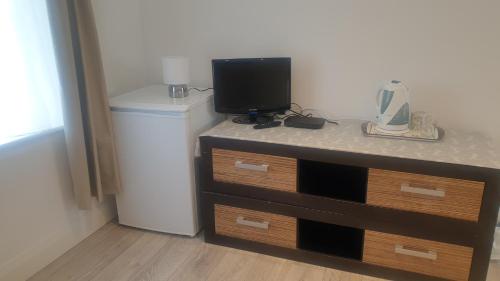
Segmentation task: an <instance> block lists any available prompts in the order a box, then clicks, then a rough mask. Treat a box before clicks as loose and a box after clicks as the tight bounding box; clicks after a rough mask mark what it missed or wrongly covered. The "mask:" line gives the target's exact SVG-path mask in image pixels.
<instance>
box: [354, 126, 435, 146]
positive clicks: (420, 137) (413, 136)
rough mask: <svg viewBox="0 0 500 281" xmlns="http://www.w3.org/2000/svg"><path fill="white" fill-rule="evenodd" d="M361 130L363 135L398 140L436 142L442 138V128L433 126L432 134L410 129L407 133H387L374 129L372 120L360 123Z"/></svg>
mask: <svg viewBox="0 0 500 281" xmlns="http://www.w3.org/2000/svg"><path fill="white" fill-rule="evenodd" d="M361 130H362V131H363V135H364V136H365V137H378V138H387V139H399V140H412V141H425V142H437V141H440V140H442V139H443V137H444V130H443V129H442V128H440V127H435V132H434V134H432V135H424V134H419V132H416V131H412V130H410V131H409V132H407V133H404V134H401V135H398V134H387V133H382V132H380V131H377V130H376V124H374V123H373V122H365V123H363V124H362V125H361Z"/></svg>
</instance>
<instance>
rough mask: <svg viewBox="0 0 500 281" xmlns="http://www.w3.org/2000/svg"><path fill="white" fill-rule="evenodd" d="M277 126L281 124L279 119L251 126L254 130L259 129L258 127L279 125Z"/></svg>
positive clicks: (264, 127)
mask: <svg viewBox="0 0 500 281" xmlns="http://www.w3.org/2000/svg"><path fill="white" fill-rule="evenodd" d="M279 126H281V121H272V122H267V123H262V124H257V125H255V126H253V128H254V129H255V130H260V129H267V128H274V127H279Z"/></svg>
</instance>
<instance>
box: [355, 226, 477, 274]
mask: <svg viewBox="0 0 500 281" xmlns="http://www.w3.org/2000/svg"><path fill="white" fill-rule="evenodd" d="M471 260H472V248H468V247H463V246H458V245H452V244H446V243H440V242H435V241H429V240H423V239H416V238H410V237H405V236H399V235H393V234H387V233H380V232H375V231H368V230H367V231H366V232H365V242H364V251H363V261H364V262H366V263H370V264H375V265H379V266H385V267H390V268H395V269H401V270H406V271H411V272H417V273H421V274H425V275H430V276H435V277H439V278H444V279H449V280H468V278H469V271H470V267H471Z"/></svg>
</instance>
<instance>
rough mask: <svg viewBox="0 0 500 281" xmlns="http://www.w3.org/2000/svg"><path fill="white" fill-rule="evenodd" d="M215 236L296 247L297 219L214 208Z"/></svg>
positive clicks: (223, 207) (232, 208)
mask: <svg viewBox="0 0 500 281" xmlns="http://www.w3.org/2000/svg"><path fill="white" fill-rule="evenodd" d="M214 212H215V233H217V234H220V235H225V236H230V237H235V238H240V239H245V240H252V241H256V242H261V243H265V244H270V245H275V246H280V247H285V248H292V249H295V248H297V219H296V218H292V217H287V216H282V215H276V214H271V213H264V212H259V211H253V210H247V209H240V208H236V207H230V206H225V205H218V204H215V205H214Z"/></svg>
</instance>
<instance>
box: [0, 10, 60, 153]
mask: <svg viewBox="0 0 500 281" xmlns="http://www.w3.org/2000/svg"><path fill="white" fill-rule="evenodd" d="M0 36H1V37H0V38H2V40H1V43H0V144H2V143H6V142H9V141H11V140H14V139H16V138H19V137H22V136H26V135H30V134H35V133H39V132H42V131H45V130H49V129H52V128H56V127H60V126H62V125H63V121H62V120H63V119H62V113H61V88H60V83H59V76H58V71H57V65H56V59H55V53H54V46H53V40H52V34H51V28H50V22H49V16H48V13H47V3H46V0H0Z"/></svg>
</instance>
